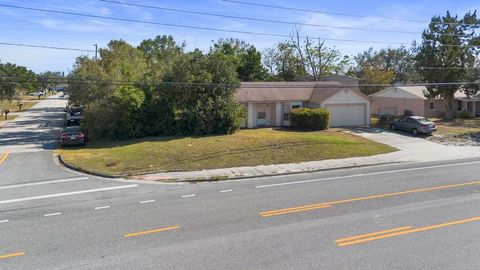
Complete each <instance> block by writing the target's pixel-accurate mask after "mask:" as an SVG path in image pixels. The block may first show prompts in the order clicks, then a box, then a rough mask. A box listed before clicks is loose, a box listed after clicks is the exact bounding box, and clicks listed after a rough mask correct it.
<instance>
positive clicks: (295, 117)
mask: <svg viewBox="0 0 480 270" xmlns="http://www.w3.org/2000/svg"><path fill="white" fill-rule="evenodd" d="M290 120H291V125H292V127H294V128H298V129H309V130H324V129H328V126H329V124H330V113H329V112H328V111H327V110H325V109H308V108H298V109H293V110H291V111H290Z"/></svg>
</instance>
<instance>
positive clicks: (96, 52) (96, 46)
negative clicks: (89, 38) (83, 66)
mask: <svg viewBox="0 0 480 270" xmlns="http://www.w3.org/2000/svg"><path fill="white" fill-rule="evenodd" d="M94 46H95V60H97V54H98V45H97V44H95V45H94Z"/></svg>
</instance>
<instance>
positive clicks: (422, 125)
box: [390, 116, 437, 135]
mask: <svg viewBox="0 0 480 270" xmlns="http://www.w3.org/2000/svg"><path fill="white" fill-rule="evenodd" d="M390 128H391V129H392V130H403V131H408V132H412V133H413V134H414V135H417V134H431V133H432V132H434V131H437V125H436V124H435V123H434V122H432V121H430V120H428V119H427V118H425V117H422V116H406V117H402V118H400V119H395V120H393V122H391V123H390Z"/></svg>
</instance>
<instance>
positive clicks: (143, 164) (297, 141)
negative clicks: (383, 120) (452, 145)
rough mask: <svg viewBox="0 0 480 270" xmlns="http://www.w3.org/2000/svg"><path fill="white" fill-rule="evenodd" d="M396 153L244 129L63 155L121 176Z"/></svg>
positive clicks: (332, 135)
mask: <svg viewBox="0 0 480 270" xmlns="http://www.w3.org/2000/svg"><path fill="white" fill-rule="evenodd" d="M393 151H396V149H395V148H392V147H390V146H387V145H383V144H379V143H376V142H373V141H370V140H367V139H364V138H361V137H358V136H355V135H351V134H346V133H344V132H341V131H340V130H330V131H321V132H297V131H290V130H273V129H254V130H241V131H240V132H238V133H237V134H234V135H224V136H207V137H155V138H146V139H139V140H131V141H117V142H100V141H98V142H92V143H90V144H88V146H87V147H84V148H64V149H59V150H57V152H58V153H59V154H60V155H62V157H63V158H64V160H65V161H66V162H68V163H70V164H72V165H74V166H77V167H80V168H82V169H87V170H90V171H95V172H100V173H105V174H110V175H120V174H128V175H134V174H141V173H153V172H160V171H173V170H202V169H216V168H228V167H239V166H255V165H269V164H280V163H298V162H304V161H313V160H324V159H339V158H348V157H358V156H370V155H377V154H384V153H389V152H393Z"/></svg>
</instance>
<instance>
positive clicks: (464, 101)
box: [370, 86, 480, 117]
mask: <svg viewBox="0 0 480 270" xmlns="http://www.w3.org/2000/svg"><path fill="white" fill-rule="evenodd" d="M426 91H427V89H426V87H425V86H394V87H390V88H387V89H385V90H382V91H380V92H377V93H374V94H372V95H370V98H371V99H372V101H373V103H372V113H373V114H376V115H383V114H389V115H403V114H404V112H405V110H409V111H411V112H412V113H413V115H419V116H424V117H442V116H443V114H444V113H445V102H444V100H443V99H438V98H433V99H429V98H426V97H425V93H426ZM455 99H456V100H457V108H456V109H457V111H458V112H461V111H468V112H470V113H472V114H473V115H477V108H478V110H479V111H480V94H479V95H477V96H475V97H467V96H466V95H465V94H464V93H462V92H460V91H459V92H457V93H456V94H455ZM477 103H478V104H477Z"/></svg>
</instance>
